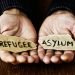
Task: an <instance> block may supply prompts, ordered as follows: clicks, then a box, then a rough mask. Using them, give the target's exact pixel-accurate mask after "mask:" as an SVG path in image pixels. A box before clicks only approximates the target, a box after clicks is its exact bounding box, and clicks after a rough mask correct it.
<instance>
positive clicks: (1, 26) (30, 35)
mask: <svg viewBox="0 0 75 75" xmlns="http://www.w3.org/2000/svg"><path fill="white" fill-rule="evenodd" d="M0 33H1V34H2V35H13V36H18V37H23V38H25V39H29V40H31V41H33V42H36V39H37V35H36V31H35V29H34V27H33V24H32V23H31V21H30V20H29V19H28V18H27V16H26V15H24V14H23V13H22V12H20V11H19V10H18V9H11V10H7V11H4V12H3V14H2V15H1V16H0ZM0 58H1V60H2V61H4V62H6V63H33V62H35V63H38V62H39V58H38V56H37V50H32V51H27V52H21V53H16V54H15V53H10V52H8V51H7V52H6V51H3V50H0Z"/></svg>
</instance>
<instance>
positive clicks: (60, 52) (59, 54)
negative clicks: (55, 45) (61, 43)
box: [55, 51, 63, 57]
mask: <svg viewBox="0 0 75 75" xmlns="http://www.w3.org/2000/svg"><path fill="white" fill-rule="evenodd" d="M62 54H63V52H62V51H55V55H57V56H58V57H60V56H61V55H62Z"/></svg>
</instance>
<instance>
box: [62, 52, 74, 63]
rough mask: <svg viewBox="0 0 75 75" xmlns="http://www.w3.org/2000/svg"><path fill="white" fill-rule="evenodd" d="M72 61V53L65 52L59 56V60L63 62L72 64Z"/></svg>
mask: <svg viewBox="0 0 75 75" xmlns="http://www.w3.org/2000/svg"><path fill="white" fill-rule="evenodd" d="M73 59H74V53H73V52H72V51H65V52H64V54H63V55H62V56H61V60H62V61H64V62H72V61H73Z"/></svg>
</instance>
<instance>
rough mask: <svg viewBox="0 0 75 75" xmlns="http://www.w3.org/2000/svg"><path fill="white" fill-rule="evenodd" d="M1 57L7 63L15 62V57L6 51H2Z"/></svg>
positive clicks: (0, 52)
mask: <svg viewBox="0 0 75 75" xmlns="http://www.w3.org/2000/svg"><path fill="white" fill-rule="evenodd" d="M0 58H1V60H2V61H4V62H6V63H13V62H15V57H14V56H13V55H12V54H10V53H9V52H6V51H0Z"/></svg>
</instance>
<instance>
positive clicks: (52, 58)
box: [51, 55, 60, 64]
mask: <svg viewBox="0 0 75 75" xmlns="http://www.w3.org/2000/svg"><path fill="white" fill-rule="evenodd" d="M51 62H52V63H55V64H58V63H59V62H60V58H59V57H58V56H56V55H54V56H52V57H51Z"/></svg>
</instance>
